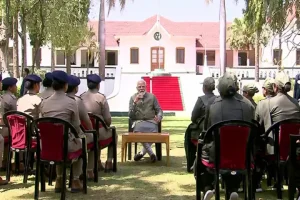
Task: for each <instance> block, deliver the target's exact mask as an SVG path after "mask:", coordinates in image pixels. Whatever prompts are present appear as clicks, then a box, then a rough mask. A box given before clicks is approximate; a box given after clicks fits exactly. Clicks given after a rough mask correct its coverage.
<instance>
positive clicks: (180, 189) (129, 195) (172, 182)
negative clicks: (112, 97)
mask: <svg viewBox="0 0 300 200" xmlns="http://www.w3.org/2000/svg"><path fill="white" fill-rule="evenodd" d="M127 123H128V119H127V118H125V117H115V118H113V125H114V126H116V127H117V132H118V134H119V143H118V151H117V153H118V161H119V163H118V172H117V173H116V174H114V173H111V174H105V173H103V172H100V174H99V183H93V182H89V183H88V194H87V195H84V194H82V193H80V194H72V193H70V192H67V194H66V197H67V199H78V200H81V199H85V200H86V199H89V200H91V199H105V200H148V199H155V200H182V199H195V179H194V176H193V174H188V173H187V172H186V159H185V152H184V145H183V141H184V132H185V129H186V127H187V126H188V124H189V123H190V121H189V119H188V118H176V117H165V118H164V121H163V123H162V130H163V132H169V133H170V142H171V151H170V155H171V158H170V159H171V160H170V167H166V166H165V161H166V159H165V157H164V156H165V155H166V154H165V145H163V151H162V153H163V159H162V161H161V162H156V163H150V158H149V156H145V158H144V159H143V160H142V161H140V162H134V161H127V162H126V163H121V162H120V160H121V140H122V138H121V134H122V133H126V132H127V130H128V125H127ZM138 149H139V150H141V145H139V146H138ZM153 149H154V148H153ZM101 158H102V162H104V161H105V160H106V150H103V151H102V152H101ZM0 175H1V176H2V177H4V175H5V174H4V173H3V172H1V173H0ZM11 181H12V182H11V183H10V184H9V185H7V186H2V187H0V199H1V200H13V199H24V200H27V199H33V193H34V176H30V177H29V180H28V183H27V184H23V183H22V181H23V176H13V177H12V178H11ZM265 188H266V187H265ZM286 193H287V192H285V194H286ZM222 195H223V192H222ZM256 197H257V199H258V198H262V199H264V200H269V199H270V200H272V199H276V193H275V191H269V190H268V191H266V192H263V193H261V194H257V195H256ZM59 198H60V196H59V194H55V193H54V184H53V186H48V185H47V184H46V192H45V193H42V192H40V199H49V200H50V199H51V200H53V199H59ZM221 199H223V198H221Z"/></svg>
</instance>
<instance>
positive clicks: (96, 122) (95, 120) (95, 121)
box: [82, 113, 117, 172]
mask: <svg viewBox="0 0 300 200" xmlns="http://www.w3.org/2000/svg"><path fill="white" fill-rule="evenodd" d="M88 114H89V117H90V119H91V122H92V125H93V129H94V130H95V131H97V135H99V128H102V127H104V128H105V129H106V130H109V129H110V130H112V137H110V138H108V139H106V140H100V141H99V143H98V146H99V149H104V148H106V147H108V146H109V145H112V146H113V172H117V141H116V134H117V132H116V127H114V126H110V127H108V126H107V125H106V123H105V122H104V121H103V120H102V119H101V118H100V117H99V116H97V115H94V114H93V113H88ZM82 126H83V128H84V129H85V130H86V129H87V128H86V126H85V124H84V123H82ZM97 159H98V158H97ZM95 171H96V170H95Z"/></svg>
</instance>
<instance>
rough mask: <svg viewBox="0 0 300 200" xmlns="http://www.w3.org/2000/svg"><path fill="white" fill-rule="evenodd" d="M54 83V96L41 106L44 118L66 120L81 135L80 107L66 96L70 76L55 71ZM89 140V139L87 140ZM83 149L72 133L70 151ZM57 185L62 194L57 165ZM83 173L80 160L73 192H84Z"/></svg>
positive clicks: (80, 160)
mask: <svg viewBox="0 0 300 200" xmlns="http://www.w3.org/2000/svg"><path fill="white" fill-rule="evenodd" d="M52 76H53V83H52V87H53V89H54V94H53V95H51V96H50V97H48V98H46V99H44V100H43V101H42V104H41V114H42V117H55V118H59V119H62V120H65V121H67V122H69V123H71V124H72V125H73V126H74V128H75V129H76V131H77V133H78V134H80V133H81V129H80V120H79V113H78V107H77V104H76V100H75V99H74V98H73V97H69V96H67V95H66V94H65V92H66V91H67V88H68V75H67V74H66V72H64V71H59V70H57V71H53V72H52ZM87 140H88V139H87ZM81 148H82V140H81V139H80V138H75V136H74V135H73V134H72V133H70V134H69V141H68V151H69V152H75V151H78V150H79V149H81ZM56 172H57V178H56V184H55V192H60V191H61V188H62V187H65V186H64V185H62V173H63V171H62V166H61V165H56ZM81 172H82V159H79V160H77V161H75V162H74V163H73V176H74V177H73V181H72V186H71V192H79V191H80V190H82V185H81V183H80V181H79V176H80V174H81Z"/></svg>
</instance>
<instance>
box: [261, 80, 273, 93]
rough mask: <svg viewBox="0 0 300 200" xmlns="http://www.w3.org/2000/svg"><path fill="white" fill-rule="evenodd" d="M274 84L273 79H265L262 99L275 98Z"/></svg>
mask: <svg viewBox="0 0 300 200" xmlns="http://www.w3.org/2000/svg"><path fill="white" fill-rule="evenodd" d="M274 83H275V80H274V79H273V78H267V79H266V80H265V81H264V83H263V86H262V88H263V95H264V97H273V96H275V92H274Z"/></svg>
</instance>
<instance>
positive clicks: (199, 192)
mask: <svg viewBox="0 0 300 200" xmlns="http://www.w3.org/2000/svg"><path fill="white" fill-rule="evenodd" d="M197 162H198V160H196V163H195V167H196V169H195V171H196V200H201V187H200V186H201V185H200V174H201V172H200V168H199V167H198V165H197ZM203 195H205V194H203Z"/></svg>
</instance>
